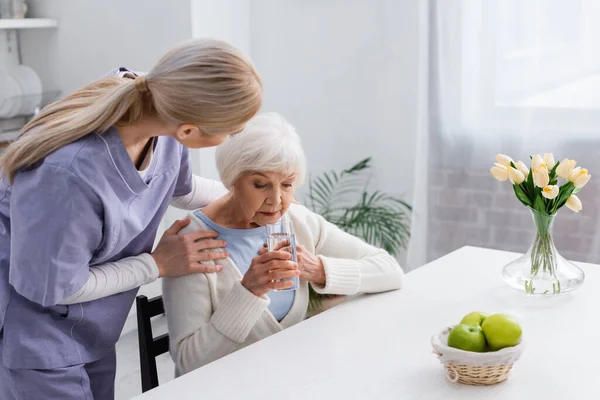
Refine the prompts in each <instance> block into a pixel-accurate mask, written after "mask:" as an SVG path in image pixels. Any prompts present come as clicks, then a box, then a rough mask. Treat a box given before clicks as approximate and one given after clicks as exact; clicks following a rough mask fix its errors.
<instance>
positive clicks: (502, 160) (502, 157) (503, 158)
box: [496, 154, 513, 168]
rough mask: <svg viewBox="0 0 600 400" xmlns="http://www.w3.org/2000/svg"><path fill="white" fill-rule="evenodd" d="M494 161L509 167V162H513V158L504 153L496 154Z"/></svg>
mask: <svg viewBox="0 0 600 400" xmlns="http://www.w3.org/2000/svg"><path fill="white" fill-rule="evenodd" d="M496 161H497V162H498V164H500V165H504V166H505V167H507V168H508V167H510V163H511V162H513V159H512V158H510V157H509V156H507V155H505V154H496Z"/></svg>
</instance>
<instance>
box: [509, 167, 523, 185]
mask: <svg viewBox="0 0 600 400" xmlns="http://www.w3.org/2000/svg"><path fill="white" fill-rule="evenodd" d="M508 179H510V183H512V184H513V185H514V184H517V185H520V184H521V183H523V181H524V180H525V175H523V173H522V172H521V171H519V170H518V169H515V168H513V167H509V168H508Z"/></svg>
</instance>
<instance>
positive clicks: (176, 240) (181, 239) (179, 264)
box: [151, 219, 229, 277]
mask: <svg viewBox="0 0 600 400" xmlns="http://www.w3.org/2000/svg"><path fill="white" fill-rule="evenodd" d="M189 223H190V220H189V219H185V220H177V221H175V222H174V223H173V225H171V227H170V228H169V229H167V230H166V231H165V233H164V234H163V236H162V238H161V239H160V242H158V245H157V246H156V249H155V250H154V252H153V253H152V254H151V255H152V257H153V258H154V261H156V265H157V266H158V271H159V276H160V277H163V276H181V275H187V274H193V273H209V272H217V271H220V270H221V269H223V267H222V266H221V265H217V263H216V260H222V259H225V258H227V257H228V256H229V254H228V253H227V252H226V251H221V250H216V249H219V248H223V247H225V246H226V245H227V243H226V242H225V241H224V240H216V239H215V238H216V237H217V236H218V233H217V232H214V231H195V232H190V233H188V234H186V235H178V234H177V233H179V231H180V230H182V229H183V228H185V227H186V226H187V225H188V224H189ZM207 250H214V251H207ZM202 261H215V265H206V264H201V262H202Z"/></svg>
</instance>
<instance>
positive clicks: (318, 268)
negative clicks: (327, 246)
mask: <svg viewBox="0 0 600 400" xmlns="http://www.w3.org/2000/svg"><path fill="white" fill-rule="evenodd" d="M266 246H267V244H266V243H265V247H264V248H262V249H260V250H259V252H258V254H268V252H269V250H268V249H267V248H266ZM289 246H290V241H289V240H282V241H281V242H279V244H278V245H277V247H276V248H275V249H274V250H283V251H287V252H290V247H289ZM296 257H297V258H298V269H299V270H300V279H301V280H303V281H306V282H312V283H316V284H317V285H321V286H325V283H326V276H325V266H324V265H323V261H322V260H321V259H320V258H319V257H317V256H316V255H314V254H313V253H311V252H310V251H308V250H306V247H304V246H301V245H297V246H296Z"/></svg>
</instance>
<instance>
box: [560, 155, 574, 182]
mask: <svg viewBox="0 0 600 400" xmlns="http://www.w3.org/2000/svg"><path fill="white" fill-rule="evenodd" d="M575 164H576V162H575V160H569V159H568V158H565V159H564V160H562V161H561V162H560V164H559V165H558V167H556V175H558V176H559V177H561V178H563V179H568V178H569V175H571V172H573V168H575Z"/></svg>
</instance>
